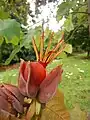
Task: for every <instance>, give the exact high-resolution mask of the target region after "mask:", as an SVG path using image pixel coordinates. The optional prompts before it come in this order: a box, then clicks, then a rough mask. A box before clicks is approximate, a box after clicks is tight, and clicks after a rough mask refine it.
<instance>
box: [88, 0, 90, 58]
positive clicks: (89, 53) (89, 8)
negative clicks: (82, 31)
mask: <svg viewBox="0 0 90 120" xmlns="http://www.w3.org/2000/svg"><path fill="white" fill-rule="evenodd" d="M88 13H90V0H88ZM88 26H89V37H88V39H89V42H90V14H88ZM89 42H88V43H89ZM88 47H89V48H90V44H88ZM89 55H90V50H88V54H87V56H88V57H89Z"/></svg>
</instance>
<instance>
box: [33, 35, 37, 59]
mask: <svg viewBox="0 0 90 120" xmlns="http://www.w3.org/2000/svg"><path fill="white" fill-rule="evenodd" d="M32 44H33V48H34V51H35V54H36V58H37V61H38V60H39V54H38V49H37V46H36V43H35V39H34V37H33V40H32Z"/></svg>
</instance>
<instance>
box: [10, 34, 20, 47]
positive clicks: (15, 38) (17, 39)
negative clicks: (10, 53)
mask: <svg viewBox="0 0 90 120" xmlns="http://www.w3.org/2000/svg"><path fill="white" fill-rule="evenodd" d="M10 42H11V43H12V44H13V45H18V43H19V38H18V37H17V36H14V37H13V38H12V40H11V41H10Z"/></svg>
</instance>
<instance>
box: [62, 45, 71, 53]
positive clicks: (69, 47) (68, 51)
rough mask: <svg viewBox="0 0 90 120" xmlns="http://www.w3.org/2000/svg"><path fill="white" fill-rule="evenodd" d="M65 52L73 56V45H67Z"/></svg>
mask: <svg viewBox="0 0 90 120" xmlns="http://www.w3.org/2000/svg"><path fill="white" fill-rule="evenodd" d="M64 51H65V52H67V53H70V54H71V53H72V45H71V44H66V47H65V49H64Z"/></svg>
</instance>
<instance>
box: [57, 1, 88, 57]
mask: <svg viewBox="0 0 90 120" xmlns="http://www.w3.org/2000/svg"><path fill="white" fill-rule="evenodd" d="M88 2H89V0H88ZM88 4H89V5H90V3H87V0H85V1H83V0H66V1H65V0H64V1H63V2H62V3H61V4H60V5H59V6H58V11H57V20H58V21H59V20H61V19H62V17H65V18H66V20H65V23H64V28H65V30H66V31H68V33H69V34H68V36H67V39H66V41H70V39H71V38H72V36H73V35H75V33H76V31H78V30H79V31H80V29H79V27H80V28H81V27H82V26H83V28H84V29H87V27H88V26H89V24H88V20H89V17H88V16H90V13H89V11H88V8H90V7H88ZM82 36H83V34H82ZM86 38H87V40H86V41H87V44H85V45H86V47H84V48H85V50H87V53H88V56H89V53H90V39H89V37H86ZM72 42H74V44H75V43H76V45H77V43H78V39H77V41H74V40H72ZM84 42H85V41H84V39H83V41H81V42H80V43H81V46H82V44H83V43H84ZM85 43H86V42H85ZM79 45H80V44H79ZM86 48H87V49H86Z"/></svg>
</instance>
